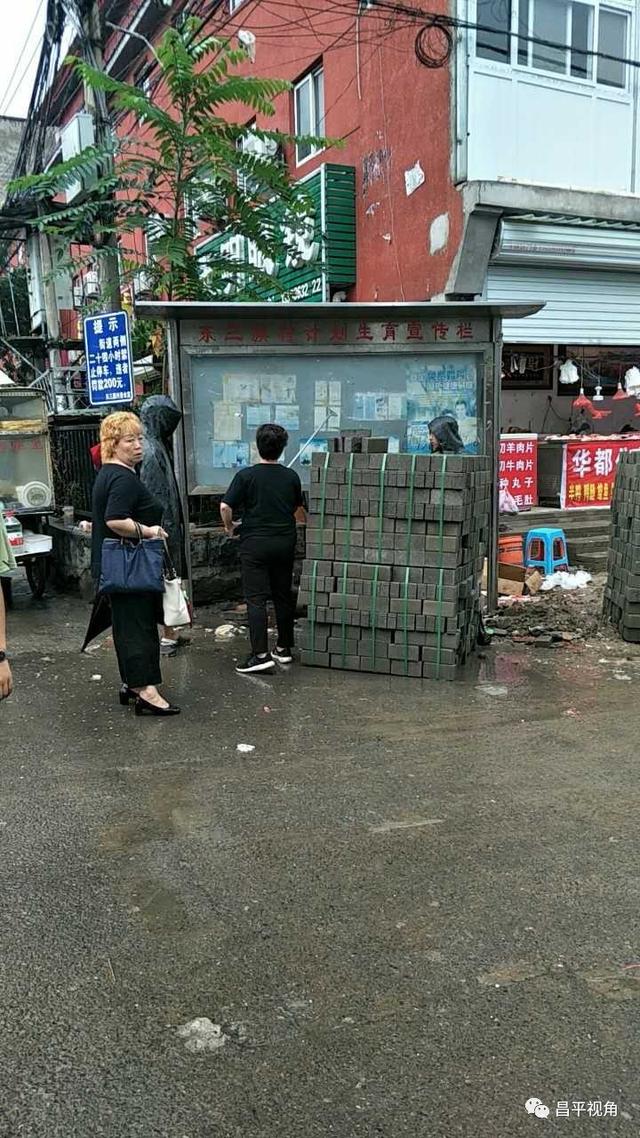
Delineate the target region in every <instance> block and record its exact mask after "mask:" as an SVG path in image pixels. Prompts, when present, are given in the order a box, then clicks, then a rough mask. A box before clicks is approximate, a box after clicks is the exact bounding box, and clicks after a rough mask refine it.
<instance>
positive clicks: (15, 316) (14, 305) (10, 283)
mask: <svg viewBox="0 0 640 1138" xmlns="http://www.w3.org/2000/svg"><path fill="white" fill-rule="evenodd" d="M11 274H12V270H11V269H9V270H8V272H7V280H8V282H9V292H10V294H11V304H12V305H13V317H14V320H15V322H16V336H20V335H21V334H22V333H21V331H20V321H19V320H18V309H17V306H16V298H15V294H14V291H13V282H12V280H11ZM3 323H4V321H3Z"/></svg>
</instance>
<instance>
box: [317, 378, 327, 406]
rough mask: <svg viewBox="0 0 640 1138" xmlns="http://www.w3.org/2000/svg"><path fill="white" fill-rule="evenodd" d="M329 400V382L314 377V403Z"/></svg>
mask: <svg viewBox="0 0 640 1138" xmlns="http://www.w3.org/2000/svg"><path fill="white" fill-rule="evenodd" d="M328 402H329V384H328V383H327V381H326V379H316V403H317V404H318V405H319V404H320V403H328Z"/></svg>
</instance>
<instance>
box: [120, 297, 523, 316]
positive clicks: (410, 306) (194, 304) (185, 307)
mask: <svg viewBox="0 0 640 1138" xmlns="http://www.w3.org/2000/svg"><path fill="white" fill-rule="evenodd" d="M309 307H310V306H309V305H307V304H291V303H290V302H287V303H281V302H280V301H264V302H261V303H253V302H251V301H241V302H226V303H223V304H211V303H210V302H209V301H188V300H187V301H183V300H170V301H166V300H158V301H156V300H141V301H139V302H138V303H137V304H136V306H135V311H136V313H137V315H138V316H141V317H143V318H144V317H149V318H152V319H155V320H201V319H203V318H205V319H209V320H213V319H216V318H220V319H223V318H225V317H232V318H233V319H235V320H239V319H241V318H242V317H246V319H247V320H260V319H265V320H266V319H271V320H273V319H276V320H277V319H278V318H286V319H287V320H295V319H300V320H308V319H309ZM541 308H544V301H542V300H541V301H529V302H528V303H524V302H523V303H522V304H516V303H513V304H508V303H504V304H501V303H500V302H499V301H494V302H493V303H491V304H487V303H485V302H484V301H461V302H460V303H458V302H457V301H448V302H446V303H433V302H432V301H408V302H401V301H397V302H388V303H387V302H385V301H376V302H371V303H368V304H367V303H363V304H359V303H355V304H352V303H348V304H333V303H328V304H327V303H323V304H314V305H313V317H314V319H316V318H317V317H319V316H321V315H323V314H324V315H325V316H327V317H333V318H335V317H336V316H337V315H338V314H341V315H342V316H343V317H344V318H345V319H346V318H348V317H354V318H356V319H359V318H362V319H369V320H375V319H379V318H380V316H381V315H382V314H383V313H393V314H394V315H396V316H398V317H412V316H415V317H423V318H424V317H427V318H429V319H430V318H431V317H434V318H435V319H436V320H438V319H446V318H447V317H448V316H451V314H452V313H453V312H457V313H459V314H460V315H465V316H469V317H472V316H478V317H482V316H484V317H488V316H493V317H500V318H502V319H507V320H520V319H523V318H524V317H525V316H533V315H534V313H536V312H539V311H540V309H541Z"/></svg>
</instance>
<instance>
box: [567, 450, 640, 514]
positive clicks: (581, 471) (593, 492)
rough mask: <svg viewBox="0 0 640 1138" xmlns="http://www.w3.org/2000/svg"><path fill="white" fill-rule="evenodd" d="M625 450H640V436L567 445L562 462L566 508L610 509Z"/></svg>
mask: <svg viewBox="0 0 640 1138" xmlns="http://www.w3.org/2000/svg"><path fill="white" fill-rule="evenodd" d="M625 450H640V436H637V437H634V438H626V439H581V440H580V442H575V443H567V445H566V446H565V448H564V456H563V459H562V492H561V496H560V505H561V507H562V509H563V510H580V509H585V508H587V509H593V507H594V506H596V507H597V506H600V507H602V508H605V507H607V506H610V505H611V499H612V497H613V485H614V482H615V480H616V469H617V466H618V461H619V459H620V455H621V453H622V452H623V451H625Z"/></svg>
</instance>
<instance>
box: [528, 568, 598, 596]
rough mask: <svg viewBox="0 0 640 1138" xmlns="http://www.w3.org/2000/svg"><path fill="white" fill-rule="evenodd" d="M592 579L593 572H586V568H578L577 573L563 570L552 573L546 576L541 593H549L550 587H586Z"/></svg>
mask: <svg viewBox="0 0 640 1138" xmlns="http://www.w3.org/2000/svg"><path fill="white" fill-rule="evenodd" d="M590 581H591V574H590V573H585V571H584V569H578V570H577V572H575V573H567V572H565V571H564V570H561V571H560V572H559V573H552V574H551V575H550V576H549V577H545V579H544V581H543V582H542V584H541V586H540V592H541V593H548V592H549V589H586V587H587V585H588V584H589V582H590Z"/></svg>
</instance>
